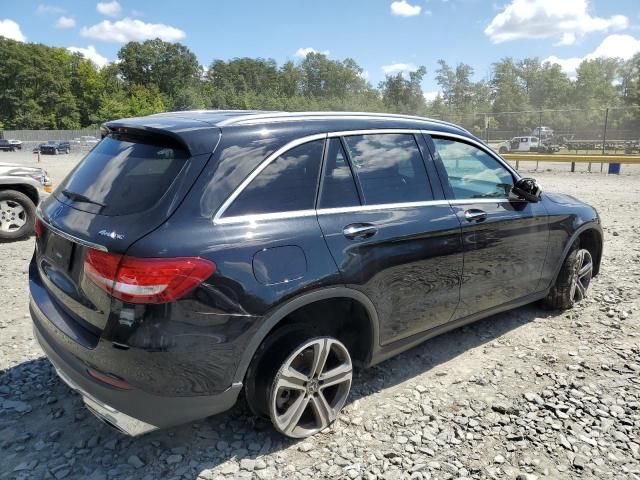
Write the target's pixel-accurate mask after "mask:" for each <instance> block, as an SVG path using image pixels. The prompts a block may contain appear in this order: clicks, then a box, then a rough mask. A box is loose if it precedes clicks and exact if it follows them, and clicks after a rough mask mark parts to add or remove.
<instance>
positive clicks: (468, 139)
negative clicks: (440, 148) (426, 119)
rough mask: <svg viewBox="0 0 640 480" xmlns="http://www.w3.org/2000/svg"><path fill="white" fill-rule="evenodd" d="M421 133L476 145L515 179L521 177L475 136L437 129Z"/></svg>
mask: <svg viewBox="0 0 640 480" xmlns="http://www.w3.org/2000/svg"><path fill="white" fill-rule="evenodd" d="M422 133H424V134H426V135H429V136H432V135H433V136H436V137H449V138H453V139H456V140H463V141H465V142H467V143H471V144H472V145H474V146H475V147H478V148H479V149H480V150H482V151H483V152H485V153H487V154H488V155H490V156H491V157H493V158H494V159H495V160H497V162H498V163H500V164H501V165H502V166H503V167H505V168H506V169H507V170H509V172H510V173H511V174H512V175H513V176H514V177H515V178H516V180H519V179H520V178H521V176H520V174H519V173H518V172H517V171H516V170H515V169H514V168H513V167H512V166H511V165H509V163H508V162H507V161H506V160H504V159H503V158H502V157H500V155H498V154H497V153H496V152H494V151H493V150H492V149H491V147H489V146H488V145H485V144H484V143H482V142H479V141H478V140H476V139H475V138H471V137H466V136H464V135H458V134H456V133H449V132H439V131H438V130H422ZM432 154H433V152H432Z"/></svg>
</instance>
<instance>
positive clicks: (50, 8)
mask: <svg viewBox="0 0 640 480" xmlns="http://www.w3.org/2000/svg"><path fill="white" fill-rule="evenodd" d="M36 13H37V14H38V15H59V14H61V13H64V8H62V7H58V6H57V5H45V4H44V3H41V4H40V5H38V8H36Z"/></svg>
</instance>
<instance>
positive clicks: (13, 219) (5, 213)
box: [0, 200, 27, 233]
mask: <svg viewBox="0 0 640 480" xmlns="http://www.w3.org/2000/svg"><path fill="white" fill-rule="evenodd" d="M25 223H27V211H26V210H25V209H24V207H23V206H22V205H20V204H19V203H18V202H16V201H14V200H0V231H3V232H9V233H11V232H16V231H18V230H20V229H21V228H22V227H23V226H24V224H25Z"/></svg>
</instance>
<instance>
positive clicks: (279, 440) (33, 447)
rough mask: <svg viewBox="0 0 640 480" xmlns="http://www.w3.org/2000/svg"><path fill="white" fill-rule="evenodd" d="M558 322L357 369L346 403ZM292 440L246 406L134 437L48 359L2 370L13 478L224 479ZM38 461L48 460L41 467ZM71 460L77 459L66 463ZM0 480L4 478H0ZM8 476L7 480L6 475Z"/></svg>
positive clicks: (506, 326)
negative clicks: (95, 411)
mask: <svg viewBox="0 0 640 480" xmlns="http://www.w3.org/2000/svg"><path fill="white" fill-rule="evenodd" d="M556 315H558V313H557V312H544V311H541V310H540V309H539V308H537V307H536V306H535V304H532V305H528V306H524V307H520V308H518V309H515V310H512V311H509V312H505V313H501V314H498V315H493V316H491V317H488V318H487V319H484V320H481V321H478V322H476V323H474V324H471V325H468V326H465V327H462V328H459V329H456V330H453V331H451V332H449V333H446V334H444V335H441V336H439V337H436V338H433V339H431V340H428V341H426V342H425V343H423V344H421V345H419V346H417V347H414V348H412V349H411V350H408V351H407V352H404V353H402V354H400V355H397V356H396V357H394V358H392V359H389V360H387V361H385V362H383V363H381V364H379V365H377V366H375V367H373V368H371V369H368V370H359V371H357V372H356V374H355V376H354V383H353V389H352V394H351V396H350V399H349V404H351V403H353V402H355V401H356V400H359V399H363V398H365V397H367V396H368V395H371V394H373V393H375V392H380V391H383V390H385V389H388V388H390V387H393V386H394V385H398V384H400V383H402V382H405V381H407V380H409V379H411V378H414V377H415V376H416V375H420V374H422V373H425V372H428V371H429V370H431V369H433V368H435V367H437V366H439V365H442V364H444V363H446V362H448V361H449V360H451V359H453V358H455V357H457V356H459V355H460V354H463V353H464V352H466V351H468V350H470V349H473V348H477V347H479V346H482V345H484V344H486V343H488V342H492V341H494V340H497V339H499V338H500V337H501V336H502V335H504V334H505V333H507V332H509V331H511V330H514V329H517V328H519V327H521V326H522V325H525V324H527V323H529V322H531V321H533V320H534V319H535V318H539V317H541V316H556ZM322 435H323V434H321V436H320V440H319V441H322V439H323V437H322ZM328 435H329V436H330V435H331V434H330V433H329V434H328ZM298 442H299V441H296V440H291V439H288V438H285V437H283V436H282V435H279V434H277V433H276V432H275V431H274V430H273V429H272V427H271V424H270V422H269V421H267V420H264V419H261V418H257V417H256V416H254V415H253V414H251V413H250V411H249V409H248V407H247V406H246V403H245V402H244V401H240V402H238V404H236V406H234V407H233V408H232V409H231V410H229V411H227V412H225V413H223V414H219V415H216V416H214V417H210V418H208V419H204V420H202V421H198V422H193V423H190V424H187V425H183V426H179V427H175V428H171V429H166V430H160V431H155V432H151V433H149V434H147V435H144V436H141V437H135V438H131V437H127V436H125V435H123V434H121V433H119V432H116V431H114V430H112V429H111V428H110V427H108V426H106V425H105V424H103V423H102V422H101V421H100V420H98V419H97V418H96V417H94V416H93V415H92V414H90V413H89V412H88V410H87V409H86V408H85V407H84V405H83V403H82V400H81V398H80V397H79V395H78V394H76V393H75V392H73V391H72V390H70V389H69V388H68V387H67V386H66V385H65V384H64V383H63V382H62V381H61V380H60V379H59V378H58V377H57V375H56V374H55V372H54V371H53V368H52V367H51V365H50V363H49V362H48V360H47V359H46V358H45V357H40V358H37V359H34V360H30V361H27V362H23V363H21V364H19V365H16V366H13V367H10V368H8V369H6V370H3V371H2V370H0V464H2V465H5V466H6V467H8V468H5V469H4V471H5V472H12V471H13V469H14V468H16V467H18V468H19V469H18V470H16V471H13V475H14V476H15V477H16V478H19V477H20V474H21V473H25V472H23V471H22V470H20V467H23V466H24V465H27V466H28V465H30V463H29V462H32V463H33V462H34V461H35V460H37V461H38V462H37V464H35V466H34V467H33V469H32V470H30V471H29V472H28V474H29V476H36V477H38V478H39V477H42V476H44V475H46V472H47V471H48V472H49V475H51V474H53V475H54V476H56V478H57V475H55V473H56V472H59V471H60V470H61V469H69V470H70V476H71V477H73V476H77V477H82V478H89V479H93V480H101V479H106V478H107V475H108V476H109V477H110V478H113V477H116V478H120V477H127V476H133V477H135V478H144V477H145V476H148V478H158V477H165V476H167V477H170V476H171V477H175V478H180V477H182V478H194V479H195V478H197V477H198V476H199V475H200V474H201V473H202V472H203V471H205V470H208V469H212V468H214V467H220V469H221V470H222V472H223V473H226V474H234V473H237V469H238V465H242V466H243V468H247V469H252V468H265V467H267V468H270V467H268V466H267V465H268V464H272V463H273V461H274V459H273V457H271V458H269V459H268V460H269V461H268V462H266V463H263V461H262V460H261V458H262V457H264V456H267V455H269V454H272V453H275V452H278V451H280V450H283V449H285V448H287V447H290V446H292V445H295V444H296V443H298ZM70 451H71V452H72V453H73V455H71V456H70V455H69V452H70ZM43 455H44V456H47V457H50V458H51V460H49V461H46V462H45V461H43V459H42V458H41V457H43ZM78 456H81V457H82V458H78V460H77V461H70V460H69V458H76V457H78ZM243 460H244V462H242V461H243ZM256 461H257V463H256ZM310 461H311V459H310ZM276 462H277V460H276ZM281 467H283V465H282V466H281ZM0 478H5V477H4V475H3V474H2V473H1V472H0ZM6 478H14V477H12V476H11V474H10V473H9V476H8V477H6ZM204 478H208V477H207V476H206V475H205V477H204Z"/></svg>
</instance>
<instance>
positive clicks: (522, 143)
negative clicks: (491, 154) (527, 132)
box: [498, 136, 560, 153]
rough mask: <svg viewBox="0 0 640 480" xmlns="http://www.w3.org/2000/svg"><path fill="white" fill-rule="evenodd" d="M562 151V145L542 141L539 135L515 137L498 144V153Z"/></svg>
mask: <svg viewBox="0 0 640 480" xmlns="http://www.w3.org/2000/svg"><path fill="white" fill-rule="evenodd" d="M558 151H560V147H559V146H557V145H552V144H550V143H546V142H544V141H543V142H541V141H540V139H539V138H538V137H534V136H524V137H513V138H512V139H511V140H508V141H506V142H502V143H501V144H500V145H498V153H515V152H540V153H554V152H558Z"/></svg>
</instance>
